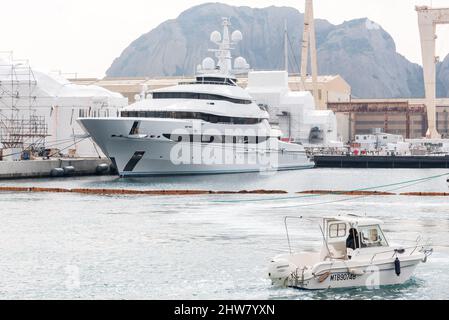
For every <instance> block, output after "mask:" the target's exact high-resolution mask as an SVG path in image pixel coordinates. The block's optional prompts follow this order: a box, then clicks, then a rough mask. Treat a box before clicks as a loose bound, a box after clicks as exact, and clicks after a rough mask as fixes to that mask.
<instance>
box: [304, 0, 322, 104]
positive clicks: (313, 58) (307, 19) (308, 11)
mask: <svg viewBox="0 0 449 320" xmlns="http://www.w3.org/2000/svg"><path fill="white" fill-rule="evenodd" d="M305 1H306V6H305V12H304V31H303V36H302V51H301V82H302V83H303V86H304V88H303V89H304V90H306V88H305V83H306V80H307V67H308V62H309V47H310V63H311V68H310V69H311V71H312V93H313V98H314V99H315V105H316V106H319V107H321V106H320V105H319V99H318V61H317V52H316V40H315V21H314V15H313V1H312V0H305Z"/></svg>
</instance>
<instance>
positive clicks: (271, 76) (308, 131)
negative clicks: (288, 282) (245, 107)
mask: <svg viewBox="0 0 449 320" xmlns="http://www.w3.org/2000/svg"><path fill="white" fill-rule="evenodd" d="M246 90H247V91H248V93H249V94H250V95H251V96H252V97H253V98H254V99H255V100H256V102H257V103H258V104H259V105H265V106H266V107H267V109H268V112H269V114H270V122H272V123H277V124H279V127H280V129H281V131H282V133H283V138H288V139H291V140H292V141H294V142H300V143H303V144H319V145H323V146H325V145H330V144H332V142H335V141H337V118H336V116H335V114H334V112H333V111H331V110H316V107H315V102H314V99H313V96H312V94H311V93H310V92H309V91H291V90H290V88H289V85H288V73H287V72H286V71H252V72H249V74H248V86H247V87H246Z"/></svg>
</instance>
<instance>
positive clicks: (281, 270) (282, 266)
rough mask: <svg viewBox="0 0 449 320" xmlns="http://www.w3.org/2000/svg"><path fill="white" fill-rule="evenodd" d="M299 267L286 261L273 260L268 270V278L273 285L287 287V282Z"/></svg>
mask: <svg viewBox="0 0 449 320" xmlns="http://www.w3.org/2000/svg"><path fill="white" fill-rule="evenodd" d="M297 268H298V267H297V266H296V265H295V264H293V263H291V262H289V261H288V260H286V259H274V260H271V262H270V266H269V268H268V277H269V278H270V279H271V282H272V283H273V284H277V285H281V286H285V285H286V280H287V279H288V277H290V275H291V274H292V273H293V272H295V271H296V269H297Z"/></svg>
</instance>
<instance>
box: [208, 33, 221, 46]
mask: <svg viewBox="0 0 449 320" xmlns="http://www.w3.org/2000/svg"><path fill="white" fill-rule="evenodd" d="M210 41H212V42H214V43H218V42H220V41H221V33H220V32H218V31H214V32H212V33H211V34H210Z"/></svg>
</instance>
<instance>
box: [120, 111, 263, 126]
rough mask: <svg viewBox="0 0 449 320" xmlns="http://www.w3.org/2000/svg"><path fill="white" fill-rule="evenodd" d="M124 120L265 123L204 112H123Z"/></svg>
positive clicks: (252, 119)
mask: <svg viewBox="0 0 449 320" xmlns="http://www.w3.org/2000/svg"><path fill="white" fill-rule="evenodd" d="M121 115H122V117H123V118H166V119H189V120H203V121H206V122H210V123H224V124H245V125H252V124H257V123H260V122H262V121H263V119H259V118H239V117H226V116H218V115H214V114H209V113H203V112H181V111H122V112H121Z"/></svg>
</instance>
